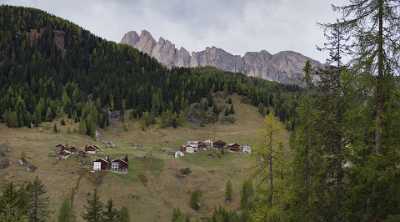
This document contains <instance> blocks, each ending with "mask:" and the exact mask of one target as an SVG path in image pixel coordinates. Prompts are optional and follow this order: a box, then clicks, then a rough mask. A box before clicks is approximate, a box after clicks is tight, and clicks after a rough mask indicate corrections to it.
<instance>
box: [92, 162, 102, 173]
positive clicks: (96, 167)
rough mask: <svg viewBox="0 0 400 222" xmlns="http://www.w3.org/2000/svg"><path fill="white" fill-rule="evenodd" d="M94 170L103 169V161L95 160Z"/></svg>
mask: <svg viewBox="0 0 400 222" xmlns="http://www.w3.org/2000/svg"><path fill="white" fill-rule="evenodd" d="M93 170H94V171H101V162H93Z"/></svg>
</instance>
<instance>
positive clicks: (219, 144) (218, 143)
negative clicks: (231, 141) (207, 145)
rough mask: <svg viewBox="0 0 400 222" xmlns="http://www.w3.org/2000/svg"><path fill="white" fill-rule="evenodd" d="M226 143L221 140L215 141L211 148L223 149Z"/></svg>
mask: <svg viewBox="0 0 400 222" xmlns="http://www.w3.org/2000/svg"><path fill="white" fill-rule="evenodd" d="M225 145H226V143H225V142H224V141H222V140H217V141H215V142H214V143H213V147H214V148H217V149H223V148H224V147H225Z"/></svg>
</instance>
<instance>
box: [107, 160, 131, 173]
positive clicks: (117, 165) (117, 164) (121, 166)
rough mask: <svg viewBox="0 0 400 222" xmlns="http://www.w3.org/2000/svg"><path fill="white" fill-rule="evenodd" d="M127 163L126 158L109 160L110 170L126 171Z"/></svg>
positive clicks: (116, 171)
mask: <svg viewBox="0 0 400 222" xmlns="http://www.w3.org/2000/svg"><path fill="white" fill-rule="evenodd" d="M128 168H129V164H128V161H127V159H116V160H113V161H111V171H112V172H115V173H128Z"/></svg>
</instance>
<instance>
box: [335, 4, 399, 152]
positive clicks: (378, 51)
mask: <svg viewBox="0 0 400 222" xmlns="http://www.w3.org/2000/svg"><path fill="white" fill-rule="evenodd" d="M399 7H400V2H399V1H397V0H349V4H347V5H345V6H334V9H335V10H336V11H339V12H340V13H342V15H343V21H341V22H338V23H337V24H338V25H340V26H342V27H346V29H347V30H348V31H350V32H351V34H352V36H354V37H353V38H352V39H351V40H352V41H351V43H350V44H351V49H352V50H353V51H354V53H353V55H354V56H355V59H356V60H357V64H356V65H357V68H358V70H359V71H360V72H365V73H370V74H374V75H375V76H374V77H375V79H376V82H375V107H374V110H375V111H376V113H375V121H376V122H375V152H376V153H380V152H381V151H382V150H381V149H382V146H383V145H384V141H383V140H384V138H383V134H384V133H385V132H384V130H385V123H384V120H385V115H386V109H387V107H386V105H387V104H386V102H387V101H388V99H389V97H390V94H391V93H393V88H392V87H393V86H392V85H390V82H391V81H392V76H393V75H398V74H399V61H398V53H399V50H398V49H399V47H400V43H399V41H398V39H399V38H400V31H399V30H400V23H399V21H398V18H399V17H400V11H399V10H398V9H399Z"/></svg>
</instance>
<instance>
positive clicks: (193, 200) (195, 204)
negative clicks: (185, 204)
mask: <svg viewBox="0 0 400 222" xmlns="http://www.w3.org/2000/svg"><path fill="white" fill-rule="evenodd" d="M201 196H202V193H201V191H200V190H195V191H194V192H193V193H192V196H191V197H190V207H191V208H192V209H193V210H196V211H197V210H200V207H201Z"/></svg>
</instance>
